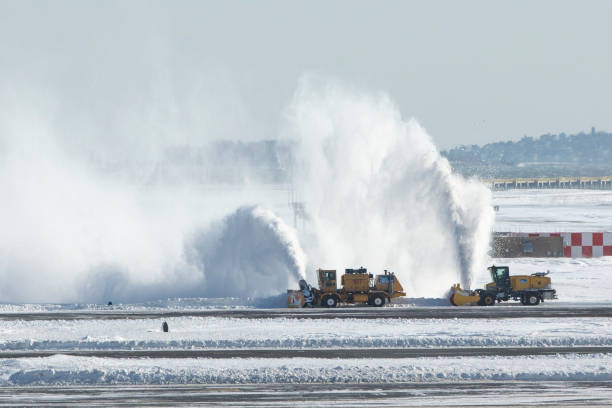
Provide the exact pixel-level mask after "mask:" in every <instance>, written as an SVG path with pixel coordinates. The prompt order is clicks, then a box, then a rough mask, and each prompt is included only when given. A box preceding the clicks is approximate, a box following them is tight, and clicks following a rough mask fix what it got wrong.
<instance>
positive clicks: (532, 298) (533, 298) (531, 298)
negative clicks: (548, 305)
mask: <svg viewBox="0 0 612 408" xmlns="http://www.w3.org/2000/svg"><path fill="white" fill-rule="evenodd" d="M526 298H527V304H528V305H529V306H535V305H538V304H540V297H539V296H538V295H537V294H535V293H531V294H529V295H527V296H526Z"/></svg>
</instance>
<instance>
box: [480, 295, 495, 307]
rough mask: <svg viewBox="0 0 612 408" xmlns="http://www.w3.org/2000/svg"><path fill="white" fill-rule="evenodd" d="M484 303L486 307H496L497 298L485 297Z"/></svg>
mask: <svg viewBox="0 0 612 408" xmlns="http://www.w3.org/2000/svg"><path fill="white" fill-rule="evenodd" d="M482 302H483V303H484V305H485V306H494V305H495V298H494V297H493V296H491V295H485V296H484V297H483V298H482Z"/></svg>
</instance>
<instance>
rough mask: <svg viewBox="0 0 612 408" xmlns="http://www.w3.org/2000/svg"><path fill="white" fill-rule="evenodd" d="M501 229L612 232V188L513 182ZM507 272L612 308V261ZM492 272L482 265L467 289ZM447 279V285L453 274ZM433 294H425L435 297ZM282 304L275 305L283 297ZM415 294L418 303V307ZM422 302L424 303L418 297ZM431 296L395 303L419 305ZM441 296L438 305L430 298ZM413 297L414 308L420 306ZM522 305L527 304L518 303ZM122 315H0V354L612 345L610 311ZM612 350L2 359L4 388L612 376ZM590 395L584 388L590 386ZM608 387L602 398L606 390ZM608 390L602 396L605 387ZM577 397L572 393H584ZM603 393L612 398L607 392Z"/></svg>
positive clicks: (577, 300) (180, 303)
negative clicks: (472, 315) (538, 278)
mask: <svg viewBox="0 0 612 408" xmlns="http://www.w3.org/2000/svg"><path fill="white" fill-rule="evenodd" d="M494 203H495V204H497V205H499V206H500V211H499V212H498V213H497V221H496V224H495V229H496V230H498V231H534V232H535V231H538V232H548V231H550V232H554V231H604V230H607V231H612V191H593V190H580V191H578V190H533V191H530V190H516V191H507V192H496V193H494ZM491 262H492V263H495V264H497V265H509V266H510V267H511V273H512V274H531V273H534V272H541V271H546V270H549V271H550V273H551V274H550V276H551V278H552V282H553V287H554V288H555V289H557V294H558V297H559V299H558V300H555V301H547V302H546V303H545V304H543V305H540V306H538V307H540V308H546V307H551V306H561V305H564V306H568V307H583V306H586V305H593V304H597V305H604V306H611V307H612V279H611V277H612V257H608V258H596V259H569V258H547V259H538V258H522V259H519V258H511V259H492V260H491ZM489 280H490V278H489V276H488V275H487V271H486V270H485V271H482V273H481V274H479V275H478V276H476V279H475V281H474V283H473V286H474V287H482V286H483V285H484V283H486V282H488V281H489ZM451 284H452V282H451ZM284 299H285V296H284V295H279V297H278V298H269V299H235V298H233V299H230V298H227V299H178V298H177V299H168V300H160V301H157V302H147V303H139V304H115V305H113V306H106V305H93V304H88V305H87V304H82V305H78V304H3V305H0V312H2V313H32V312H60V313H59V315H60V316H61V314H62V312H66V313H70V312H73V311H79V312H87V313H92V315H94V316H95V313H98V312H112V311H135V312H138V311H174V310H180V311H186V310H211V309H224V310H226V309H234V308H239V309H243V308H271V307H279V306H280V305H281V304H282V303H284ZM430 300H431V299H430ZM279 302H280V303H279ZM420 302H421V303H420ZM422 302H424V303H422ZM427 302H428V300H427V299H421V300H417V299H415V300H406V301H405V302H404V303H402V304H398V305H395V306H396V307H418V305H419V304H427ZM433 304H441V303H435V302H434V303H432V305H433ZM415 305H416V306H415ZM517 307H519V308H520V307H522V306H517ZM163 320H165V321H167V322H168V323H169V326H170V332H169V333H163V332H162V331H161V323H162V319H157V318H151V319H145V318H133V317H130V319H129V320H125V319H116V320H112V319H111V320H102V319H96V318H95V317H94V318H92V319H91V320H61V319H60V320H32V321H29V320H19V319H17V320H10V319H9V320H4V321H2V332H1V334H0V352H2V351H4V352H9V351H52V352H55V351H57V352H61V351H62V350H151V349H156V350H158V349H195V350H197V349H230V348H231V349H250V348H273V349H279V348H281V349H288V348H292V349H294V348H299V349H324V348H378V347H380V348H410V347H415V348H442V347H550V346H568V347H572V346H612V319H611V318H606V317H601V318H599V317H589V318H520V319H386V318H383V317H381V318H377V319H370V320H361V319H350V318H347V319H316V320H315V319H287V318H262V319H255V318H249V319H246V318H225V317H224V318H222V317H168V318H164V319H163ZM611 367H612V355H611V354H606V353H602V354H596V355H579V354H567V355H556V356H523V357H501V356H500V357H437V358H410V359H409V358H401V359H376V360H374V359H368V358H364V359H341V360H337V359H317V358H290V359H274V358H236V359H229V358H222V359H206V358H200V359H198V358H180V359H179V358H176V359H169V358H168V359H162V358H140V359H134V358H130V359H125V358H96V357H77V356H66V355H56V356H51V357H40V358H34V357H28V358H8V357H7V358H0V385H2V386H26V385H28V386H29V385H49V384H52V385H75V384H94V385H101V384H164V383H170V384H195V383H206V384H226V383H233V384H238V383H242V384H250V383H257V384H260V383H376V382H380V383H401V382H413V383H414V382H440V383H441V382H445V381H448V382H466V383H467V382H471V381H475V380H476V381H527V382H542V381H595V382H609V381H612V369H611ZM585 392H588V391H585ZM602 395H604V394H602ZM604 396H605V395H604ZM579 397H580V395H578V397H577V398H578V399H579ZM605 398H607V399H604V400H605V401H607V402H612V397H610V396H609V395H608V396H607V397H605Z"/></svg>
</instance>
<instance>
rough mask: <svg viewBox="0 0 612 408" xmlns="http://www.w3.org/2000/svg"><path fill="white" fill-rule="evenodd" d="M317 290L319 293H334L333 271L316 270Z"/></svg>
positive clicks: (334, 279) (334, 275) (335, 282)
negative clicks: (317, 278)
mask: <svg viewBox="0 0 612 408" xmlns="http://www.w3.org/2000/svg"><path fill="white" fill-rule="evenodd" d="M317 272H318V275H319V290H320V291H321V292H335V291H336V289H337V286H338V284H337V279H336V271H335V270H333V269H318V270H317Z"/></svg>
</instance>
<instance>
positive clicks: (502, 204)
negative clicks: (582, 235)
mask: <svg viewBox="0 0 612 408" xmlns="http://www.w3.org/2000/svg"><path fill="white" fill-rule="evenodd" d="M493 205H498V206H499V211H498V212H497V213H496V214H495V227H494V229H495V231H500V232H591V231H593V232H599V231H612V191H611V190H567V189H566V190H562V189H551V190H507V191H496V192H494V193H493Z"/></svg>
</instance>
